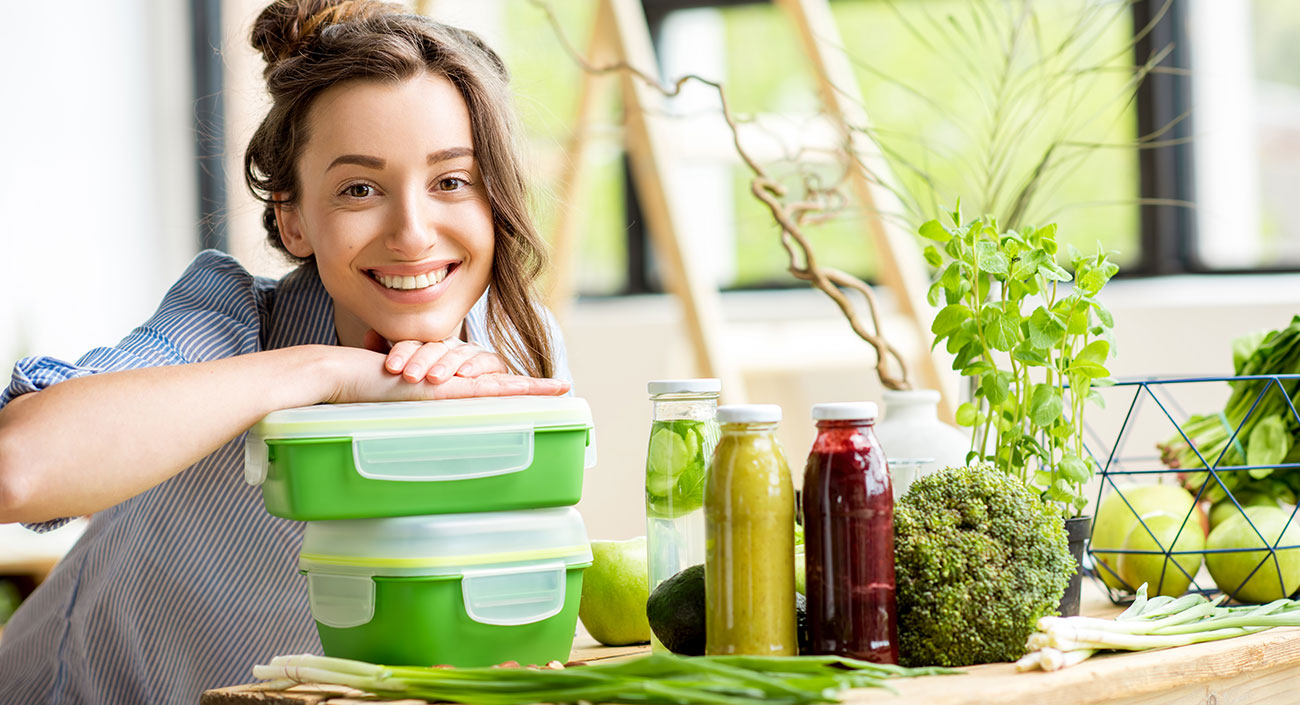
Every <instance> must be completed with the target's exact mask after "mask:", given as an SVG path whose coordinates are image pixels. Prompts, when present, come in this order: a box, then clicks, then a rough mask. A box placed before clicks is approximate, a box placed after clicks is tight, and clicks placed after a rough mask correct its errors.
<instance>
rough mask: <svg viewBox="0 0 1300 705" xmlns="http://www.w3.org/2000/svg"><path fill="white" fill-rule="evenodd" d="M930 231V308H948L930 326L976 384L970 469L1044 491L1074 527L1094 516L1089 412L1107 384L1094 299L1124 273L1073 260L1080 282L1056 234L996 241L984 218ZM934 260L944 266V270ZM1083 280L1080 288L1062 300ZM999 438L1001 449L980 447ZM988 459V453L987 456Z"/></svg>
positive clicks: (1101, 320)
mask: <svg viewBox="0 0 1300 705" xmlns="http://www.w3.org/2000/svg"><path fill="white" fill-rule="evenodd" d="M952 223H953V224H952V226H951V227H947V226H945V225H943V224H942V223H941V222H940V221H938V220H932V221H929V222H927V223H925V224H924V225H922V226H921V231H920V234H921V237H924V238H926V239H929V240H933V241H935V242H941V243H943V244H944V247H943V250H942V252H941V251H940V250H938V249H937V248H934V247H933V246H929V247H928V248H927V249H928V250H933V256H932V257H930V258H929V259H930V260H932V261H931V264H932V265H933V266H934V267H935V269H936V277H935V281H934V284H933V285H932V288H931V294H932V298H933V299H934V300H935V301H936V302H937V301H938V300H940V299H942V300H943V301H944V302H946V304H947V305H946V306H944V307H943V308H942V309H941V310H940V311H939V313H938V314H937V315H935V317H934V321H933V323H932V324H931V326H930V330H931V332H933V333H934V335H935V341H934V344H935V345H936V346H937V345H939V344H940V343H944V344H945V349H946V350H947V351H948V352H950V353H952V354H953V355H954V357H955V359H954V362H953V369H955V370H959V371H960V372H961V373H962V375H963V376H967V377H972V378H978V380H979V381H978V383H977V384H974V385H973V387H972V389H973V392H972V400H971V402H970V403H967V404H962V405H961V407H960V408H958V410H957V423H959V424H961V425H963V426H971V427H973V428H974V429H975V431H976V433H974V434H972V435H973V438H972V446H971V453H970V455H969V456H968V460H975V459H978V460H981V461H985V462H990V463H993V464H994V465H996V466H997V467H998V468H999V469H1000V470H1002V471H1004V472H1006V473H1008V474H1012V475H1015V476H1017V477H1019V478H1020V479H1021V480H1023V481H1025V482H1031V483H1035V484H1036V486H1037V488H1038V490H1039V492H1040V493H1041V496H1042V497H1043V499H1045V500H1047V501H1053V502H1059V503H1060V504H1061V505H1062V507H1063V508H1064V509H1065V512H1066V513H1067V514H1068V515H1070V516H1074V515H1076V514H1078V513H1079V512H1081V511H1082V510H1083V509H1084V507H1086V506H1087V497H1085V496H1084V495H1083V485H1084V484H1085V483H1086V482H1087V481H1088V480H1089V479H1090V478H1091V477H1092V465H1091V464H1089V463H1088V462H1087V460H1086V458H1087V455H1086V452H1085V449H1084V443H1083V415H1084V407H1085V405H1086V404H1087V403H1088V402H1089V401H1093V402H1094V403H1098V402H1099V399H1100V395H1098V394H1096V393H1095V389H1094V387H1098V386H1103V385H1105V384H1108V382H1109V380H1108V379H1107V377H1108V376H1109V374H1110V373H1109V371H1108V370H1107V369H1106V361H1107V358H1109V357H1110V354H1111V327H1112V326H1113V325H1114V323H1115V320H1114V317H1113V316H1111V314H1110V311H1108V310H1107V309H1106V308H1105V307H1104V306H1102V304H1101V303H1099V302H1098V301H1097V299H1096V295H1097V293H1098V292H1100V291H1101V289H1102V287H1103V286H1105V285H1106V283H1107V282H1108V281H1109V280H1110V278H1111V277H1112V276H1114V275H1115V273H1116V272H1117V271H1118V269H1119V267H1117V266H1116V265H1115V264H1114V263H1112V262H1111V261H1110V256H1111V253H1107V252H1104V251H1101V250H1100V248H1099V250H1098V252H1097V253H1096V254H1095V255H1083V254H1080V253H1079V252H1078V251H1076V250H1074V248H1070V251H1071V252H1070V265H1071V267H1072V268H1073V270H1074V277H1071V275H1070V273H1069V272H1068V271H1066V270H1065V269H1064V268H1062V267H1061V266H1060V265H1058V264H1057V263H1056V253H1057V251H1058V249H1057V243H1056V226H1055V225H1047V226H1044V227H1041V228H1037V229H1035V228H1032V227H1027V228H1025V229H1024V230H1022V231H1020V232H1017V231H1015V230H1006V231H1003V230H1001V229H999V227H998V224H997V222H996V221H995V220H992V219H989V218H981V219H979V220H974V221H971V222H970V223H967V224H965V225H963V224H962V223H961V210H960V207H958V209H957V210H956V212H954V213H952ZM936 260H937V261H936ZM1072 278H1073V279H1074V281H1075V286H1074V287H1073V288H1069V289H1068V290H1067V289H1064V288H1061V289H1059V290H1058V286H1059V284H1060V283H1061V282H1069V281H1071V279H1072ZM990 436H992V438H993V439H994V442H993V444H992V445H991V446H990V445H985V444H984V443H982V442H981V440H982V439H985V438H988V437H990ZM986 448H989V449H990V450H988V451H987V452H986V451H985V449H986Z"/></svg>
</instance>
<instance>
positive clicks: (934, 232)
mask: <svg viewBox="0 0 1300 705" xmlns="http://www.w3.org/2000/svg"><path fill="white" fill-rule="evenodd" d="M920 234H921V237H923V238H925V239H927V240H934V241H935V242H948V240H950V239H952V235H951V234H949V233H948V229H947V228H945V227H943V224H942V223H940V222H939V221H937V220H927V221H926V222H925V223H923V224H922V225H921V230H920Z"/></svg>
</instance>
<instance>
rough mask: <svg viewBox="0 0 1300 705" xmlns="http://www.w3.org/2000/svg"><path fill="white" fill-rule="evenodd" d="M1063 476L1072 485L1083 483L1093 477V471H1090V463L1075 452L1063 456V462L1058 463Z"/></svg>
mask: <svg viewBox="0 0 1300 705" xmlns="http://www.w3.org/2000/svg"><path fill="white" fill-rule="evenodd" d="M1056 468H1057V470H1058V471H1059V472H1060V473H1061V477H1063V478H1065V481H1066V482H1068V483H1070V484H1072V485H1082V484H1083V483H1085V482H1087V481H1088V480H1090V479H1092V473H1091V472H1089V471H1088V464H1087V463H1085V462H1083V461H1082V460H1080V459H1079V457H1078V456H1076V455H1074V454H1073V453H1071V454H1069V455H1066V456H1065V457H1064V458H1061V462H1059V463H1057V465H1056Z"/></svg>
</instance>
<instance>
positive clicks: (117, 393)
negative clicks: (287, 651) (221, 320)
mask: <svg viewBox="0 0 1300 705" xmlns="http://www.w3.org/2000/svg"><path fill="white" fill-rule="evenodd" d="M383 360H384V356H383V355H381V354H379V353H375V352H371V351H368V350H362V349H360V348H347V347H334V346H316V345H311V346H299V347H292V348H284V349H280V350H271V351H265V352H257V353H251V354H248V355H239V356H235V357H230V358H226V359H222V360H214V361H211V362H201V363H194V364H188V365H173V366H167V367H151V368H144V369H137V370H125V371H121V372H105V373H100V374H95V375H89V376H86V377H79V378H76V379H70V380H67V381H65V382H61V383H59V384H55V385H53V386H51V387H48V388H47V389H44V390H42V391H39V392H33V393H30V394H24V395H22V396H19V397H17V398H15V399H13V400H12V401H11V402H10V403H9V404H8V405H6V406H5V407H4V408H3V409H0V522H14V521H21V522H29V523H30V522H38V521H45V520H48V519H54V518H58V517H66V516H79V515H82V514H89V513H91V512H95V511H99V510H101V509H105V508H107V507H111V506H113V505H115V504H117V503H119V502H122V501H123V500H126V499H128V498H130V497H133V496H135V495H137V494H139V493H141V492H143V491H145V490H147V489H149V488H151V487H153V486H155V485H157V484H159V483H161V482H163V481H164V480H166V479H168V478H170V477H171V476H173V475H175V474H176V473H178V472H180V471H181V470H184V469H185V468H187V467H189V466H190V465H192V464H194V463H196V462H198V461H199V460H200V459H202V458H203V457H204V456H206V455H208V454H209V453H211V452H213V451H214V450H216V449H217V448H218V447H220V446H221V445H222V444H224V443H226V442H227V441H229V440H230V439H231V438H234V437H235V436H237V435H239V434H240V433H243V432H244V430H246V429H247V428H249V427H250V426H252V425H253V424H254V423H256V422H257V421H258V420H260V419H261V418H262V417H263V416H265V415H266V414H268V413H270V412H272V411H275V410H278V409H287V408H291V407H295V406H307V405H310V404H316V403H319V402H360V401H403V400H416V399H438V398H451V397H470V396H503V395H518V394H542V395H552V394H562V393H564V392H565V391H567V389H568V384H567V383H563V382H559V381H556V380H537V379H531V378H528V377H519V376H515V375H502V374H493V375H485V376H482V377H474V378H461V377H456V378H453V379H450V380H448V381H447V382H446V383H444V384H439V385H434V384H429V383H424V382H421V383H411V382H407V381H405V380H403V379H402V378H401V377H400V376H395V375H392V374H390V373H387V372H385V371H384V369H383Z"/></svg>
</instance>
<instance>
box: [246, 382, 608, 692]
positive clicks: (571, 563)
mask: <svg viewBox="0 0 1300 705" xmlns="http://www.w3.org/2000/svg"><path fill="white" fill-rule="evenodd" d="M592 430H593V429H592V419H591V410H590V408H588V406H587V403H586V402H585V401H583V400H582V399H574V398H567V397H504V398H494V399H458V400H447V401H431V402H394V403H382V404H336V405H319V406H312V407H303V408H298V409H285V410H282V411H276V412H273V413H271V414H269V415H267V416H266V418H264V419H263V420H262V421H261V422H259V423H258V424H257V425H256V426H254V427H253V429H252V430H250V431H249V434H248V439H247V443H246V446H245V474H246V479H247V480H248V482H249V483H250V484H252V485H256V486H260V487H261V490H262V498H263V501H264V502H265V504H266V508H267V511H269V512H270V513H271V514H274V515H275V516H279V517H284V518H286V519H294V520H298V521H306V522H308V524H307V527H306V531H305V534H304V537H303V546H302V552H301V554H300V555H299V559H298V568H299V570H300V571H302V573H303V574H304V575H305V576H306V587H307V590H308V595H309V599H310V602H311V611H312V616H313V618H314V619H315V620H316V626H317V630H318V632H319V633H320V639H321V646H322V647H323V648H324V651H325V654H326V655H327V656H338V657H342V658H353V659H359V660H363V661H370V662H372V663H384V664H391V665H424V666H430V665H438V664H448V665H453V666H485V665H492V664H497V663H502V662H505V661H517V662H519V663H522V664H545V663H548V662H550V661H555V660H558V661H565V660H567V659H568V656H569V650H570V648H571V647H572V642H573V632H574V627H575V625H576V623H577V615H578V602H579V598H580V596H581V592H582V571H583V570H584V569H585V568H586V567H587V566H589V565H591V547H590V544H589V542H588V539H587V532H586V528H585V527H584V525H583V523H582V517H581V516H580V515H579V514H578V512H577V510H576V509H574V508H573V505H574V504H577V502H578V500H579V499H580V498H581V497H582V478H583V472H584V470H585V469H586V468H588V467H591V466H592V465H594V464H595V446H594V444H593V442H592Z"/></svg>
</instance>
